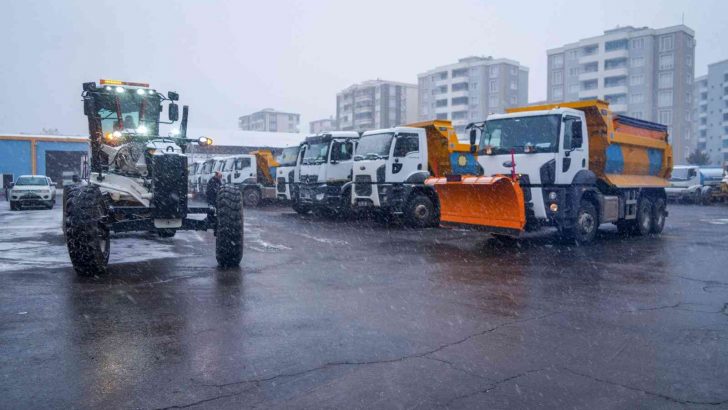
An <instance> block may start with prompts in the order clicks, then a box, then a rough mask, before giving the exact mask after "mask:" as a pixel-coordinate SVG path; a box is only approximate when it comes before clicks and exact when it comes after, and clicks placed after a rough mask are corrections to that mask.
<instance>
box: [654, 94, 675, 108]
mask: <svg viewBox="0 0 728 410" xmlns="http://www.w3.org/2000/svg"><path fill="white" fill-rule="evenodd" d="M657 106H658V107H670V106H672V90H660V91H659V92H658V93H657Z"/></svg>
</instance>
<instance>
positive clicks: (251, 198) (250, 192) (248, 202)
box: [243, 188, 261, 208]
mask: <svg viewBox="0 0 728 410" xmlns="http://www.w3.org/2000/svg"><path fill="white" fill-rule="evenodd" d="M260 201H261V196H260V190H258V188H245V189H244V190H243V204H244V205H245V206H247V207H250V208H255V207H257V206H258V205H260Z"/></svg>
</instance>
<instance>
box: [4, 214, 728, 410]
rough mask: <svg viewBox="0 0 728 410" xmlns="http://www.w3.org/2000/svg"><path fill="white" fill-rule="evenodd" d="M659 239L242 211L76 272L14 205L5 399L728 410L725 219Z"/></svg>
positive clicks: (42, 221) (52, 233)
mask: <svg viewBox="0 0 728 410" xmlns="http://www.w3.org/2000/svg"><path fill="white" fill-rule="evenodd" d="M669 211H670V217H669V218H668V221H667V226H666V228H665V232H664V234H663V235H662V236H660V237H643V238H622V237H620V236H619V235H618V234H617V233H616V230H615V229H613V228H612V227H606V226H605V227H603V228H602V231H601V232H600V235H599V239H598V241H597V242H596V243H595V244H593V245H589V246H583V247H575V246H569V245H566V244H563V243H560V242H559V241H558V240H557V239H556V238H555V237H554V236H553V235H550V234H549V233H544V234H535V235H528V236H527V238H525V239H523V240H521V241H519V242H518V243H516V244H502V243H500V242H497V241H495V240H493V239H491V238H490V237H489V236H488V235H485V234H482V233H478V232H470V231H465V230H454V229H426V230H421V231H417V230H409V229H404V228H402V227H394V228H387V227H384V226H382V225H379V224H377V223H376V222H374V221H371V220H367V219H364V220H358V221H353V222H345V221H339V220H328V219H322V218H317V217H313V216H307V217H301V216H298V215H297V214H295V213H293V212H291V211H290V210H289V209H287V208H286V207H284V206H271V205H269V206H265V207H262V208H260V209H253V210H251V209H247V210H246V214H245V223H246V229H245V233H246V238H245V255H244V257H243V263H242V266H241V267H240V268H239V269H233V270H226V271H222V270H218V269H217V268H216V263H215V257H214V237H213V236H212V234H211V233H195V232H185V233H179V234H178V235H177V237H176V238H173V239H157V238H155V237H153V236H150V235H148V234H126V235H119V236H117V237H115V238H114V240H113V241H112V245H111V246H112V257H111V266H110V274H108V275H106V276H103V277H98V278H79V277H77V276H76V275H75V273H74V271H73V269H72V268H71V267H70V263H69V261H68V257H67V254H66V253H65V247H64V244H63V238H62V233H61V231H60V227H59V223H60V210H59V209H58V207H56V209H54V210H52V211H44V210H39V211H22V212H10V211H8V205H7V202H0V408H152V409H153V408H222V409H228V408H230V409H237V408H248V407H260V408H385V409H388V408H415V407H420V408H442V407H449V408H557V409H562V408H585V409H607V408H608V409H612V408H620V409H621V408H624V409H633V408H684V407H690V408H726V407H728V382H727V381H728V252H727V250H728V242H727V241H728V235H727V233H728V207H720V206H715V207H699V206H680V205H672V206H670V207H669Z"/></svg>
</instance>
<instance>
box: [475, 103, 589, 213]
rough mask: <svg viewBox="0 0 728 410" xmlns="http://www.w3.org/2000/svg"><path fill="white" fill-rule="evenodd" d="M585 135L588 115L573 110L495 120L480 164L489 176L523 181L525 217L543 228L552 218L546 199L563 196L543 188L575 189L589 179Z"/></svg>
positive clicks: (482, 143) (490, 120)
mask: <svg viewBox="0 0 728 410" xmlns="http://www.w3.org/2000/svg"><path fill="white" fill-rule="evenodd" d="M586 135H588V134H587V124H586V121H585V118H584V112H583V111H580V110H575V109H572V108H556V109H552V110H548V111H526V112H519V113H513V114H492V115H490V116H488V119H487V121H486V126H485V129H484V132H483V133H482V134H481V139H480V143H479V147H480V150H479V152H478V163H479V164H480V166H481V167H482V169H483V173H484V175H487V176H492V175H499V174H504V175H510V174H511V173H512V172H513V171H515V172H516V173H517V174H520V175H522V177H521V178H522V180H521V181H520V182H521V186H522V188H523V191H524V196H525V200H526V202H527V203H528V204H529V205H528V206H527V209H526V216H527V218H528V219H530V220H531V222H534V221H540V222H543V221H545V220H546V219H547V218H548V217H549V216H551V214H550V212H549V209H547V208H548V206H547V205H546V203H547V202H548V195H552V196H553V195H559V193H558V192H556V191H549V192H546V191H545V190H544V187H548V186H571V185H572V184H574V183H580V180H581V179H582V176H583V178H586V179H590V178H589V177H588V175H587V174H586V173H584V172H583V171H586V170H588V162H589V161H588V156H589V139H588V138H585V136H586ZM513 160H515V164H514V161H513ZM580 173H581V174H580ZM547 191H548V189H547ZM551 192H554V193H553V194H552V193H551Z"/></svg>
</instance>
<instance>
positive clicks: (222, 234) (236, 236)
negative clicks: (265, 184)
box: [215, 185, 243, 268]
mask: <svg viewBox="0 0 728 410" xmlns="http://www.w3.org/2000/svg"><path fill="white" fill-rule="evenodd" d="M242 202H243V198H242V195H241V192H240V190H239V189H237V188H235V187H232V186H226V185H223V186H222V187H220V191H218V193H217V230H216V232H215V235H216V238H215V256H216V258H217V263H218V265H220V266H221V267H224V268H227V267H233V266H238V265H239V264H240V261H241V260H242V259H243V203H242Z"/></svg>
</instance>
